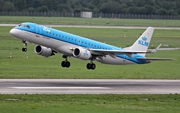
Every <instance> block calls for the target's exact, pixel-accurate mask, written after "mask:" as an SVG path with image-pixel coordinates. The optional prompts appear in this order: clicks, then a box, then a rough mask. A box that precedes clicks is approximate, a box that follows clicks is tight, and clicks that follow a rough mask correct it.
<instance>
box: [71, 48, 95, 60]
mask: <svg viewBox="0 0 180 113" xmlns="http://www.w3.org/2000/svg"><path fill="white" fill-rule="evenodd" d="M73 56H74V57H76V58H80V59H83V60H89V59H90V58H91V57H92V55H91V52H90V51H89V50H87V49H84V48H75V49H74V50H73Z"/></svg>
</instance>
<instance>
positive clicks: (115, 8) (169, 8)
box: [0, 0, 180, 15]
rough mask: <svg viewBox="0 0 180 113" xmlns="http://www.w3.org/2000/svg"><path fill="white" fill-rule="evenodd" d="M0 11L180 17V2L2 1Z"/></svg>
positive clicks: (143, 0)
mask: <svg viewBox="0 0 180 113" xmlns="http://www.w3.org/2000/svg"><path fill="white" fill-rule="evenodd" d="M0 11H1V12H2V11H27V12H52V11H53V12H72V13H79V12H81V11H91V12H93V13H103V14H106V13H113V14H146V15H180V1H179V0H0Z"/></svg>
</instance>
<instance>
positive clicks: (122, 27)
mask: <svg viewBox="0 0 180 113" xmlns="http://www.w3.org/2000/svg"><path fill="white" fill-rule="evenodd" d="M17 25H18V24H0V26H12V27H15V26H17ZM44 26H47V27H71V28H73V27H74V28H111V29H146V28H147V27H148V26H146V27H144V26H88V25H49V24H45V25H44ZM154 28H155V29H167V30H173V29H174V30H180V27H154Z"/></svg>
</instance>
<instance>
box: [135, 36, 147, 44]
mask: <svg viewBox="0 0 180 113" xmlns="http://www.w3.org/2000/svg"><path fill="white" fill-rule="evenodd" d="M138 44H140V45H143V46H149V42H147V38H146V37H145V36H144V37H142V39H140V40H138Z"/></svg>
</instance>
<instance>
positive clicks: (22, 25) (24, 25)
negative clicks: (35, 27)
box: [18, 24, 30, 28]
mask: <svg viewBox="0 0 180 113" xmlns="http://www.w3.org/2000/svg"><path fill="white" fill-rule="evenodd" d="M18 26H19V27H25V28H30V26H29V25H26V24H19V25H18Z"/></svg>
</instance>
